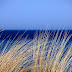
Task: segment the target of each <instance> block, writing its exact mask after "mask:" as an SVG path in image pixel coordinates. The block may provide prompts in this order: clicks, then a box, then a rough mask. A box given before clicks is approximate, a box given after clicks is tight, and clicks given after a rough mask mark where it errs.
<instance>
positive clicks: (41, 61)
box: [0, 31, 72, 72]
mask: <svg viewBox="0 0 72 72" xmlns="http://www.w3.org/2000/svg"><path fill="white" fill-rule="evenodd" d="M50 34H51V33H50V32H48V31H45V32H43V31H42V32H40V34H39V35H37V34H36V35H35V37H34V39H33V40H30V41H29V40H27V37H26V38H24V39H23V41H22V40H20V38H21V37H22V35H21V36H20V37H19V38H18V39H17V40H16V41H15V42H14V43H12V42H13V41H10V40H8V42H7V43H6V45H5V46H4V49H3V51H2V52H1V54H0V72H67V71H68V72H71V70H72V69H71V65H72V64H71V61H72V58H71V56H72V53H71V52H72V43H70V44H68V45H67V42H68V41H69V39H70V38H71V36H72V34H71V35H68V32H65V33H64V34H63V31H61V32H60V33H59V31H57V33H56V34H54V35H53V38H52V39H51V40H49V39H50V36H51V35H50ZM62 34H63V36H62ZM61 37H62V39H61ZM60 39H61V40H60ZM4 41H5V40H3V41H2V42H1V43H0V46H1V44H2V43H3V42H4ZM66 45H67V46H66ZM7 49H9V50H7ZM66 49H67V50H66ZM65 50H66V51H65Z"/></svg>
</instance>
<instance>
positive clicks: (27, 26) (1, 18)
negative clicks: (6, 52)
mask: <svg viewBox="0 0 72 72" xmlns="http://www.w3.org/2000/svg"><path fill="white" fill-rule="evenodd" d="M59 27H60V29H65V30H72V0H0V30H3V29H5V30H39V29H46V28H48V29H51V30H52V29H56V30H57V29H59Z"/></svg>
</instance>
